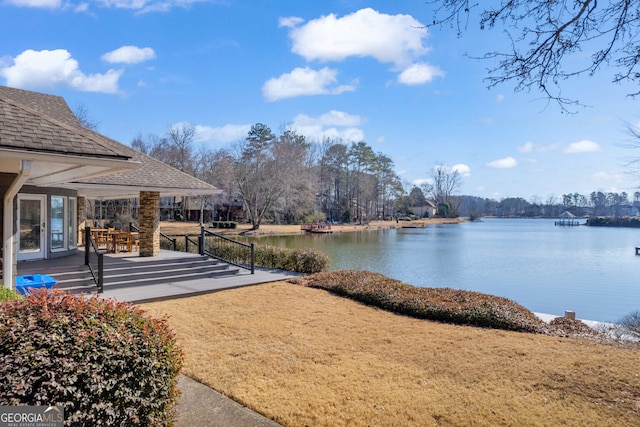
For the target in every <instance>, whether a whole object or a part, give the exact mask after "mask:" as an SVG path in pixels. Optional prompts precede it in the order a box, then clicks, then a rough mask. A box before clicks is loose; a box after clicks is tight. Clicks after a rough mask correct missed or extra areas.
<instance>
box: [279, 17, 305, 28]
mask: <svg viewBox="0 0 640 427" xmlns="http://www.w3.org/2000/svg"><path fill="white" fill-rule="evenodd" d="M303 22H304V19H302V18H298V17H297V16H288V17H281V18H280V19H278V27H285V28H294V27H297V26H298V25H300V24H302V23H303Z"/></svg>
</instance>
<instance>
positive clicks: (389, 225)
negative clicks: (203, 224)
mask: <svg viewBox="0 0 640 427" xmlns="http://www.w3.org/2000/svg"><path fill="white" fill-rule="evenodd" d="M463 222H469V219H468V218H461V217H460V218H421V219H417V220H413V221H395V220H394V221H370V222H369V223H367V224H331V231H332V233H352V232H363V231H377V230H386V229H395V228H403V227H406V226H407V225H410V226H411V227H416V228H424V227H428V226H429V225H436V224H459V223H463ZM207 230H209V231H213V232H215V233H219V234H223V235H225V236H239V235H242V236H248V237H262V236H290V235H297V234H305V231H303V230H302V229H301V226H300V224H261V225H260V228H259V229H258V230H251V224H238V226H237V228H235V229H209V228H208V227H207ZM160 231H162V232H163V233H164V234H167V235H184V234H199V233H200V224H199V223H198V222H179V221H161V222H160Z"/></svg>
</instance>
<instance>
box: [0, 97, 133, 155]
mask: <svg viewBox="0 0 640 427" xmlns="http://www.w3.org/2000/svg"><path fill="white" fill-rule="evenodd" d="M37 95H38V94H35V92H28V91H24V90H20V89H11V88H7V87H3V86H0V148H3V149H8V150H12V149H15V150H22V151H37V152H39V153H51V154H72V155H77V156H90V157H97V158H105V157H106V158H116V159H127V158H129V157H130V156H128V155H127V154H125V152H124V150H122V149H120V148H119V147H117V146H116V145H114V144H112V143H110V141H108V138H106V137H104V136H102V135H99V134H96V133H95V132H91V131H88V130H87V129H84V128H82V127H80V126H79V124H78V122H77V120H76V122H75V124H72V121H71V119H70V117H69V114H70V115H71V117H74V119H75V116H73V113H71V110H69V107H68V106H67V104H66V102H64V100H63V99H62V98H60V97H54V96H51V95H44V96H43V104H42V106H40V107H37V103H36V102H35V100H36V99H37ZM23 101H24V103H23ZM32 106H36V108H32ZM65 110H66V111H65ZM48 113H51V114H52V115H49V114H48Z"/></svg>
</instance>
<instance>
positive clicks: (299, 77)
mask: <svg viewBox="0 0 640 427" xmlns="http://www.w3.org/2000/svg"><path fill="white" fill-rule="evenodd" d="M337 74H338V72H337V71H336V70H334V69H331V68H327V67H325V68H323V69H321V70H314V69H311V68H308V67H306V68H296V69H294V70H293V71H292V72H290V73H285V74H282V75H281V76H280V77H275V78H272V79H270V80H268V81H267V82H265V84H264V85H263V86H262V95H263V96H264V97H265V99H266V100H267V101H277V100H280V99H285V98H292V97H295V96H303V95H321V94H331V95H337V94H340V93H342V92H346V91H353V90H355V87H354V86H352V85H340V86H338V85H336V83H337V79H336V75H337Z"/></svg>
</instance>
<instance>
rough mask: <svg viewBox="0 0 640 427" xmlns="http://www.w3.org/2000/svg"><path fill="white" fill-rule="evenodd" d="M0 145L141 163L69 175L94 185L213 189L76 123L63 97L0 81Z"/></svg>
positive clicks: (178, 190) (173, 190)
mask: <svg viewBox="0 0 640 427" xmlns="http://www.w3.org/2000/svg"><path fill="white" fill-rule="evenodd" d="M0 148H3V149H16V150H29V151H37V152H40V153H55V154H72V155H81V156H82V155H86V156H92V157H103V158H104V157H111V158H118V159H123V158H124V159H130V160H132V161H134V162H139V163H140V166H139V167H137V168H135V169H131V170H128V171H124V172H119V173H115V174H112V175H105V176H102V177H98V178H91V179H86V180H80V181H74V182H75V183H76V184H83V185H82V186H83V187H85V188H86V187H87V186H89V185H90V186H91V187H94V188H95V189H96V190H98V189H102V190H109V189H112V188H116V187H118V188H120V190H119V191H120V192H123V191H126V190H127V189H131V190H132V191H140V190H148V191H160V192H162V193H174V194H175V193H185V192H188V193H193V194H198V193H206V194H209V193H215V192H218V190H217V189H216V188H215V187H214V186H212V185H210V184H207V183H206V182H204V181H201V180H199V179H197V178H194V177H193V176H191V175H188V174H186V173H184V172H181V171H179V170H177V169H175V168H173V167H171V166H169V165H167V164H165V163H163V162H161V161H159V160H156V159H154V158H152V157H149V156H147V155H145V154H143V153H140V152H139V151H137V150H134V149H132V148H131V147H128V146H126V145H124V144H121V143H119V142H117V141H114V140H112V139H110V138H107V137H105V136H104V135H101V134H99V133H97V132H93V131H91V130H89V129H86V128H84V127H82V126H81V125H80V123H79V122H78V120H77V119H76V117H75V115H74V114H73V112H72V111H71V110H70V109H69V106H68V105H67V103H66V102H65V100H64V99H63V98H62V97H59V96H54V95H47V94H42V93H37V92H30V91H26V90H21V89H14V88H8V87H4V86H0Z"/></svg>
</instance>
